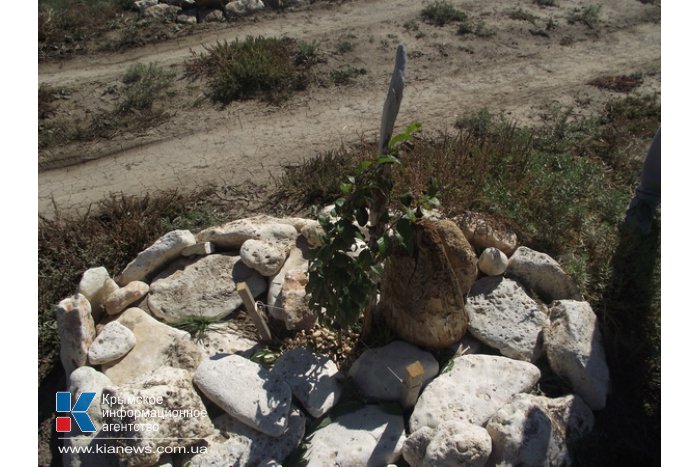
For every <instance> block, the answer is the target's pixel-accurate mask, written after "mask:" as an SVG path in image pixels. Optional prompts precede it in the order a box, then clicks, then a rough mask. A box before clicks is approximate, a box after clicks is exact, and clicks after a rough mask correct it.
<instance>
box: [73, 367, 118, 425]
mask: <svg viewBox="0 0 700 467" xmlns="http://www.w3.org/2000/svg"><path fill="white" fill-rule="evenodd" d="M112 385H113V383H112V381H111V380H110V379H109V378H108V377H107V376H106V375H105V374H104V373H101V372H99V371H97V370H95V369H94V368H93V367H91V366H81V367H80V368H77V369H76V370H75V371H73V373H71V374H70V377H69V378H68V391H69V392H70V393H71V395H72V397H73V400H72V403H75V401H77V400H78V397H80V395H81V394H82V393H84V392H94V393H95V394H96V396H95V399H94V400H93V402H92V403H91V404H90V407H89V408H88V410H87V413H88V415H89V416H90V418H91V419H92V422H93V423H94V424H95V427H96V428H97V429H99V428H100V426H101V425H102V407H101V403H100V401H101V398H102V390H103V389H104V388H106V387H108V386H112Z"/></svg>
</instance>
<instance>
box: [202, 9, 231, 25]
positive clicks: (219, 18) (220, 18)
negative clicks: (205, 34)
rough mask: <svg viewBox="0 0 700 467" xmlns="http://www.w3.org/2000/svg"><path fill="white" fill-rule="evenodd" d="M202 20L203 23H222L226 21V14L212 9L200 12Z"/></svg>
mask: <svg viewBox="0 0 700 467" xmlns="http://www.w3.org/2000/svg"><path fill="white" fill-rule="evenodd" d="M200 18H201V21H202V23H222V22H224V21H226V16H225V15H224V12H223V11H221V10H219V9H218V8H212V9H210V10H200Z"/></svg>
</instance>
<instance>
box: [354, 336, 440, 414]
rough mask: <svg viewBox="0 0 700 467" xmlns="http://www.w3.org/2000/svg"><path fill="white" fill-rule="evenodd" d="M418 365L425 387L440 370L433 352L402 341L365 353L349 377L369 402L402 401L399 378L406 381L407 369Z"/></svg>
mask: <svg viewBox="0 0 700 467" xmlns="http://www.w3.org/2000/svg"><path fill="white" fill-rule="evenodd" d="M415 361H419V362H420V363H421V365H422V366H423V370H424V377H423V387H425V385H427V384H428V383H429V382H430V380H432V379H433V378H434V377H435V376H437V374H438V372H439V370H440V367H439V365H438V362H437V360H436V359H435V357H433V355H432V354H431V353H430V352H426V351H424V350H421V349H419V348H418V347H416V346H414V345H411V344H409V343H407V342H404V341H400V340H397V341H394V342H391V343H389V344H387V345H385V346H383V347H378V348H376V349H369V350H366V351H364V352H363V353H362V355H360V358H358V359H357V360H355V362H354V363H353V365H352V367H351V368H350V372H349V376H350V377H351V378H352V379H353V381H354V382H355V384H357V386H358V387H359V388H360V390H361V391H362V392H363V393H364V394H365V395H366V396H367V397H369V398H372V399H377V400H384V401H400V400H401V388H402V383H401V381H399V380H398V379H397V377H398V378H401V379H404V378H405V377H406V366H408V365H410V364H411V363H413V362H415ZM392 372H393V373H392Z"/></svg>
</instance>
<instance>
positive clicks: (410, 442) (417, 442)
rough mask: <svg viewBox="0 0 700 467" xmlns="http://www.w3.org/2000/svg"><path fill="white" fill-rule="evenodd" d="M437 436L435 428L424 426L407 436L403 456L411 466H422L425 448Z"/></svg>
mask: <svg viewBox="0 0 700 467" xmlns="http://www.w3.org/2000/svg"><path fill="white" fill-rule="evenodd" d="M433 436H435V428H430V427H429V426H423V427H420V428H419V429H417V430H416V431H414V432H413V433H411V435H410V436H409V437H408V438H406V441H404V443H403V447H402V448H401V456H402V457H403V458H404V460H405V461H406V462H408V464H409V465H410V466H411V467H422V465H423V459H424V458H425V450H426V449H427V448H428V445H429V444H430V441H431V440H432V439H433Z"/></svg>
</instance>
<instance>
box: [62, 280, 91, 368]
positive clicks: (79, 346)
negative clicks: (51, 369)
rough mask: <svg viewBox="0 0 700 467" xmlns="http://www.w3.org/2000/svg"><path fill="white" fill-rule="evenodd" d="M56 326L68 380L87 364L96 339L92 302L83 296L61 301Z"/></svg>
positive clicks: (77, 295)
mask: <svg viewBox="0 0 700 467" xmlns="http://www.w3.org/2000/svg"><path fill="white" fill-rule="evenodd" d="M56 325H57V328H58V338H59V340H60V343H61V350H60V355H61V363H62V364H63V369H64V370H65V371H66V379H68V378H69V377H70V374H71V373H73V371H74V370H75V369H76V368H79V367H81V366H83V365H86V364H87V359H88V350H89V348H90V344H92V341H93V340H94V339H95V322H94V321H93V319H92V310H91V307H90V302H89V301H88V300H87V298H85V297H84V296H83V295H81V294H76V295H73V296H72V297H68V298H66V299H65V300H63V301H61V303H59V304H58V306H57V307H56Z"/></svg>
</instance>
